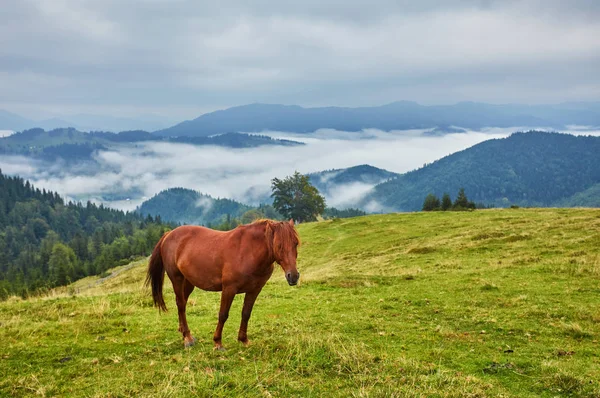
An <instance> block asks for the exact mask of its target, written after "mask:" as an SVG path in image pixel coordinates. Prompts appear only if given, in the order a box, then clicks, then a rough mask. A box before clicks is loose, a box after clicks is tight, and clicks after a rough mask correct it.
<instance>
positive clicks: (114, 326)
mask: <svg viewBox="0 0 600 398" xmlns="http://www.w3.org/2000/svg"><path fill="white" fill-rule="evenodd" d="M599 222H600V212H599V211H598V210H577V209H545V210H487V211H478V212H473V213H429V214H426V213H418V214H397V215H378V216H369V217H361V218H356V219H351V220H337V221H333V222H322V223H314V224H305V225H301V226H299V232H300V235H301V237H302V240H303V246H302V247H301V249H300V257H299V263H298V264H299V269H300V271H301V272H302V283H301V285H300V286H299V287H298V288H290V287H289V286H287V285H286V283H285V281H284V278H283V277H282V275H281V272H280V271H279V270H277V271H276V273H275V275H274V276H273V278H272V280H271V282H270V283H268V284H267V286H265V289H264V290H263V292H262V293H261V295H260V296H259V298H258V301H257V304H256V306H255V309H254V313H253V315H252V319H251V323H250V328H249V334H250V338H251V340H252V344H251V346H250V347H249V348H244V347H242V346H240V345H238V344H237V343H236V342H235V337H236V333H237V326H238V321H239V316H240V315H239V313H240V311H241V301H242V300H241V298H240V297H238V298H237V299H236V300H235V302H234V306H233V308H232V311H231V315H230V318H229V321H228V323H227V324H226V326H225V330H224V339H223V341H224V344H225V345H226V346H227V347H228V348H229V350H228V351H226V352H215V351H213V350H212V340H211V339H212V332H213V329H214V325H215V323H216V313H217V312H218V307H219V295H218V294H216V293H211V292H203V291H198V290H196V291H195V292H194V293H193V294H192V296H191V298H190V302H189V303H188V314H189V316H188V319H189V322H190V326H191V328H192V330H193V331H194V333H195V335H196V336H197V337H198V340H199V341H198V344H197V345H196V346H195V347H193V348H191V349H188V350H184V349H183V347H182V343H181V339H180V334H179V333H178V331H177V312H176V311H174V309H175V306H174V296H173V293H172V289H171V286H170V283H169V282H168V281H167V282H166V283H165V292H167V296H166V301H167V306H168V307H169V309H170V312H168V313H166V314H162V315H160V314H158V312H157V311H156V309H155V308H153V307H152V306H151V298H150V297H149V296H148V294H147V292H146V291H145V290H143V289H142V288H141V284H142V282H143V278H144V270H145V262H140V263H137V264H134V266H133V267H132V268H128V269H126V270H124V271H122V272H120V273H118V274H117V275H116V276H114V277H112V278H107V279H105V280H103V281H100V282H99V284H96V282H97V281H98V280H97V279H96V280H87V281H80V283H79V284H78V285H74V286H71V287H70V288H68V289H67V288H64V289H63V290H62V291H57V292H54V294H53V295H50V296H48V297H47V298H40V299H30V300H27V301H22V300H17V299H12V300H10V301H8V302H3V303H0V312H1V313H2V314H3V319H2V327H1V328H0V339H1V341H2V342H3V345H2V347H1V348H0V354H1V357H0V358H1V359H0V374H2V375H3V377H2V378H0V394H1V395H7V396H25V395H33V394H37V395H42V396H43V395H46V396H57V395H72V396H87V395H96V396H144V397H145V396H148V397H149V396H160V397H167V396H191V395H193V396H219V397H224V396H241V395H243V396H252V397H259V396H263V397H264V396H331V397H338V396H339V397H343V396H351V395H353V394H356V393H357V392H360V394H362V395H364V396H451V397H459V396H479V397H488V396H489V397H496V396H511V397H512V396H548V397H551V396H581V397H593V396H598V395H599V394H600V385H599V384H598V383H597V381H598V379H600V373H599V370H598V367H597V366H591V365H593V364H594V363H595V361H596V360H597V346H596V345H597V344H596V340H597V339H598V337H599V336H600V327H599V322H598V319H599V314H598V307H599V305H600V299H599V297H598V294H597V291H598V280H599V278H600V268H599V267H600V266H599V263H598V259H599V258H600V251H599V250H600V249H599V248H600V235H599V234H598V232H597V231H598V230H599V227H600V224H599ZM84 282H85V283H84ZM24 364H25V366H24Z"/></svg>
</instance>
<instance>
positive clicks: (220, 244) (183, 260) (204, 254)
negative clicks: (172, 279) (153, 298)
mask: <svg viewBox="0 0 600 398" xmlns="http://www.w3.org/2000/svg"><path fill="white" fill-rule="evenodd" d="M227 236H228V233H227V232H223V231H215V230H213V229H210V228H206V227H201V226H196V225H183V226H180V227H177V228H175V229H174V230H173V231H171V232H170V233H169V235H168V236H167V237H166V238H165V240H164V242H163V245H162V255H163V258H164V260H165V265H166V267H165V268H166V269H167V272H168V273H169V271H170V273H169V276H172V275H173V276H174V275H176V274H179V273H181V274H182V275H183V276H184V277H185V278H186V279H187V280H189V281H190V282H191V283H192V284H194V285H195V286H197V287H199V288H201V289H204V290H221V282H222V281H221V276H222V268H223V248H224V247H225V245H226V241H227ZM167 264H169V265H168V266H167Z"/></svg>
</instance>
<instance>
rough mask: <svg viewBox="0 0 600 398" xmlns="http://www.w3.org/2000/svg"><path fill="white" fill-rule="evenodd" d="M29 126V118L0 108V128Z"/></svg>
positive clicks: (22, 128) (9, 128)
mask: <svg viewBox="0 0 600 398" xmlns="http://www.w3.org/2000/svg"><path fill="white" fill-rule="evenodd" d="M29 127H31V120H29V119H26V118H24V117H23V116H19V115H17V114H15V113H11V112H8V111H5V110H2V109H0V130H13V131H18V130H24V129H27V128H29Z"/></svg>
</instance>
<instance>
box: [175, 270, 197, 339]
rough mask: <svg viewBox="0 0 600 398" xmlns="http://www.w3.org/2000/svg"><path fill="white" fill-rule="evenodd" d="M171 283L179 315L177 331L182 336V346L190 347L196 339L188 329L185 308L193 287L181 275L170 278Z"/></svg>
mask: <svg viewBox="0 0 600 398" xmlns="http://www.w3.org/2000/svg"><path fill="white" fill-rule="evenodd" d="M171 282H172V283H173V290H174V291H175V302H176V303H177V314H178V315H179V331H180V332H181V334H182V335H183V343H184V346H185V347H190V346H192V345H194V343H195V342H196V339H194V338H193V337H192V334H191V333H190V328H189V327H188V324H187V318H186V315H185V307H186V305H187V301H188V298H189V297H190V294H191V293H192V291H193V290H194V285H192V284H191V283H190V282H188V280H187V279H185V278H184V276H183V275H181V274H179V275H176V276H175V277H174V278H172V279H171Z"/></svg>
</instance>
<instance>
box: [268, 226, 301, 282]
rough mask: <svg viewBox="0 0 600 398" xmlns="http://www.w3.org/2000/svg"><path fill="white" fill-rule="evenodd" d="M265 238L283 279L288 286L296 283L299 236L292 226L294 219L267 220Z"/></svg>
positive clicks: (298, 275) (298, 277)
mask: <svg viewBox="0 0 600 398" xmlns="http://www.w3.org/2000/svg"><path fill="white" fill-rule="evenodd" d="M267 240H268V242H269V249H270V250H269V251H270V252H271V254H272V256H273V259H274V260H275V261H276V262H277V263H278V264H279V265H281V268H282V269H283V272H284V273H285V279H287V282H288V283H289V285H290V286H294V285H296V284H298V279H300V273H299V272H298V269H297V268H296V258H297V257H298V245H299V244H300V238H299V237H298V232H296V229H295V228H294V221H293V220H290V221H289V222H285V221H283V222H269V223H268V224H267Z"/></svg>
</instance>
